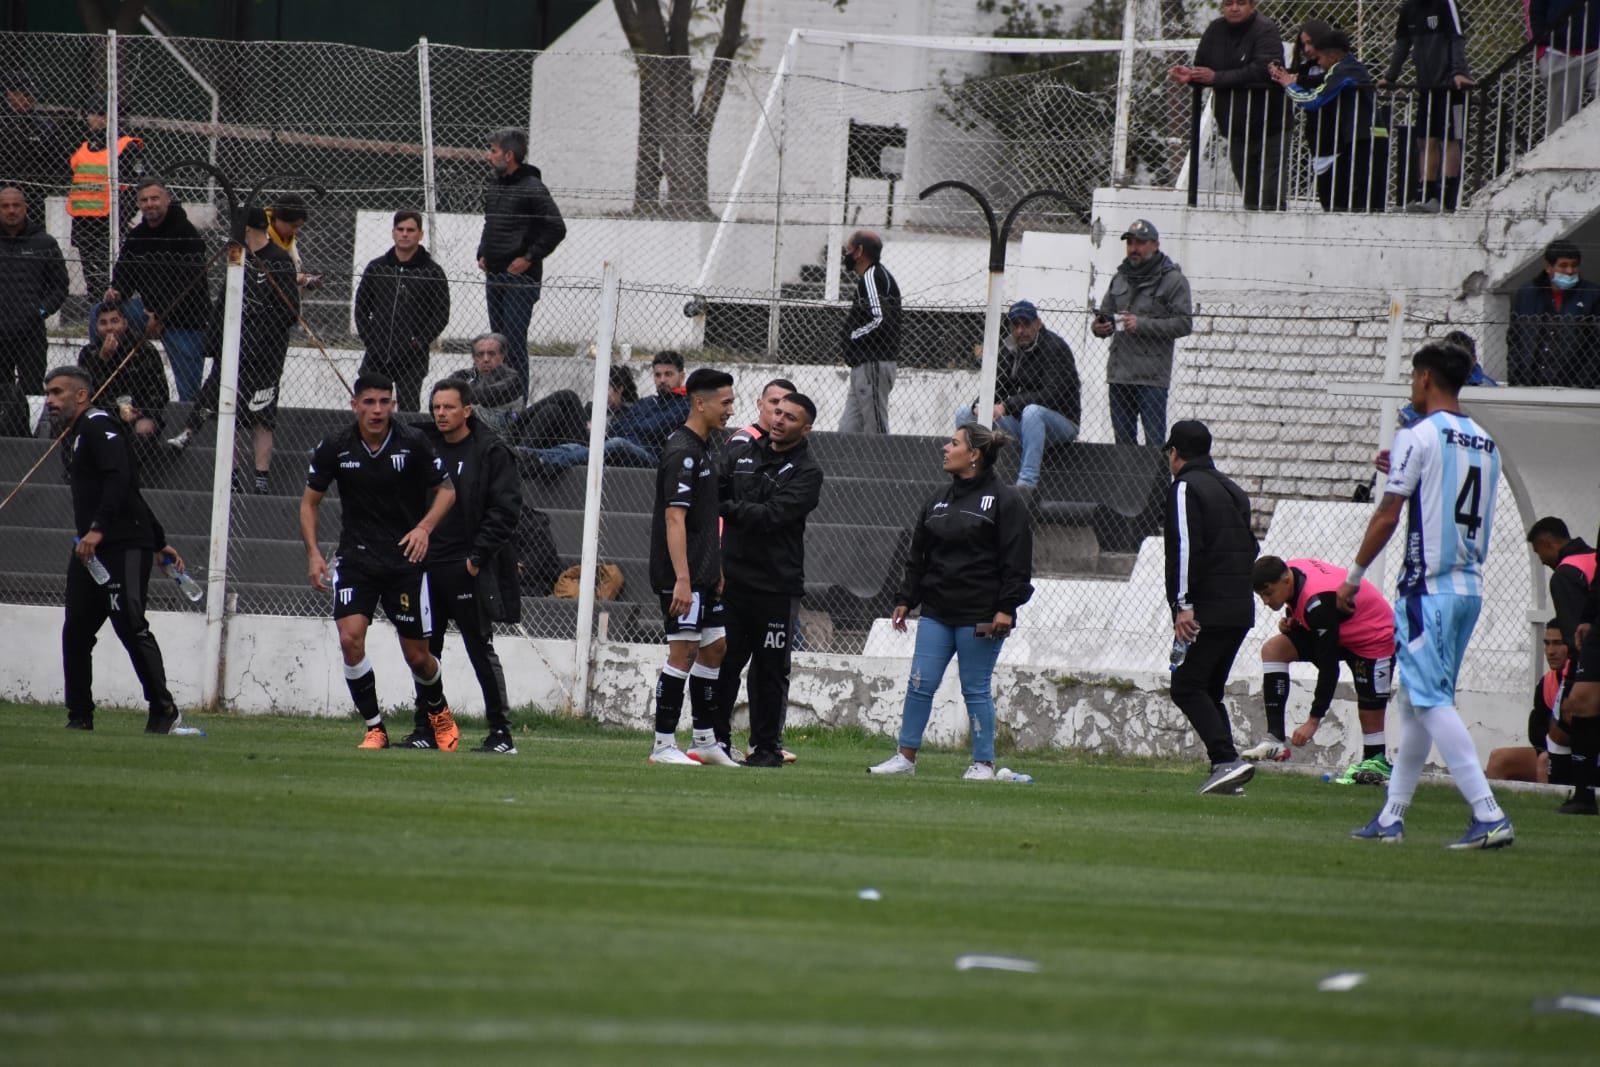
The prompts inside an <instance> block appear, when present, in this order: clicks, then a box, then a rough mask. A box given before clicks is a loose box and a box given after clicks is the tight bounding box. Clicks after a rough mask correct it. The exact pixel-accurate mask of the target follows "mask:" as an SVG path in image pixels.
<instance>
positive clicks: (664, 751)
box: [650, 745, 700, 767]
mask: <svg viewBox="0 0 1600 1067" xmlns="http://www.w3.org/2000/svg"><path fill="white" fill-rule="evenodd" d="M650 762H651V763H665V764H667V765H668V766H672V767H698V766H700V764H698V763H696V762H695V761H694V760H692V759H690V758H689V757H688V756H686V755H684V754H683V750H682V749H680V748H678V746H677V745H657V746H656V747H655V748H654V749H652V750H651V751H650Z"/></svg>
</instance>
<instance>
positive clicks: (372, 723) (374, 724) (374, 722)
mask: <svg viewBox="0 0 1600 1067" xmlns="http://www.w3.org/2000/svg"><path fill="white" fill-rule="evenodd" d="M362 721H364V722H365V723H366V724H367V728H368V729H369V730H376V729H377V728H378V727H380V726H382V725H383V716H382V715H379V716H378V717H377V718H376V719H364V720H362Z"/></svg>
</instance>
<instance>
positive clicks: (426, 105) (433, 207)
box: [417, 37, 439, 241]
mask: <svg viewBox="0 0 1600 1067" xmlns="http://www.w3.org/2000/svg"><path fill="white" fill-rule="evenodd" d="M417 89H418V91H419V95H420V98H421V100H422V210H423V212H424V213H425V214H426V215H427V217H428V233H429V235H430V236H431V237H432V239H433V240H435V241H437V240H438V236H437V235H438V232H439V231H438V230H437V229H436V228H435V227H434V224H433V222H434V215H435V214H437V213H438V210H439V187H438V185H437V184H436V182H435V179H434V173H433V73H432V71H431V69H430V68H429V66H428V39H427V38H426V37H418V38H417Z"/></svg>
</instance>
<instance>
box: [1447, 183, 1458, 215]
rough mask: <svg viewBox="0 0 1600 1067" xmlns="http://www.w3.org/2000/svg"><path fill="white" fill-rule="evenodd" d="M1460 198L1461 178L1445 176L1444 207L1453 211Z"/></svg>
mask: <svg viewBox="0 0 1600 1067" xmlns="http://www.w3.org/2000/svg"><path fill="white" fill-rule="evenodd" d="M1460 200H1461V179H1460V178H1446V179H1445V180H1444V209H1445V210H1446V211H1454V210H1455V209H1456V207H1457V206H1458V205H1459V203H1460Z"/></svg>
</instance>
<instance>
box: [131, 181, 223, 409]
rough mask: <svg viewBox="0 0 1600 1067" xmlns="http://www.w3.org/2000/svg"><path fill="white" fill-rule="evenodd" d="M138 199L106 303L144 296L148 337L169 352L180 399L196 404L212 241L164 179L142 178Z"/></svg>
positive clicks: (207, 311)
mask: <svg viewBox="0 0 1600 1067" xmlns="http://www.w3.org/2000/svg"><path fill="white" fill-rule="evenodd" d="M134 198H135V200H136V202H137V203H138V206H139V216H140V218H139V224H138V225H137V226H135V227H134V228H133V229H132V230H131V231H129V233H128V235H127V237H126V238H124V239H123V242H122V254H121V255H120V256H118V257H117V265H116V268H115V269H114V270H113V271H112V272H111V288H110V289H109V290H108V291H107V292H106V294H105V299H106V300H107V301H109V302H111V303H124V302H126V301H130V300H132V299H133V298H134V297H136V296H137V297H142V298H143V301H144V308H145V315H146V318H145V322H144V334H145V336H146V337H148V338H150V339H151V340H157V339H159V340H160V341H161V343H162V345H163V346H164V347H165V348H166V350H167V361H168V362H169V363H171V364H172V380H173V383H174V384H175V385H176V386H177V387H178V399H179V400H183V401H192V400H195V399H196V398H198V397H199V395H200V382H201V379H202V378H203V377H204V376H205V366H206V321H207V318H208V316H209V315H210V313H211V285H210V282H209V280H208V279H207V278H206V243H205V241H204V240H203V239H202V238H201V236H200V231H199V230H197V229H195V226H194V223H192V222H190V221H189V216H188V214H187V213H186V212H185V211H184V210H183V205H182V204H180V203H177V202H176V201H174V200H173V199H172V194H171V192H169V191H168V189H167V187H166V185H165V184H163V183H162V182H161V181H160V180H159V179H157V178H143V179H141V180H140V181H139V184H138V187H137V189H136V190H135V192H134Z"/></svg>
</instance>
